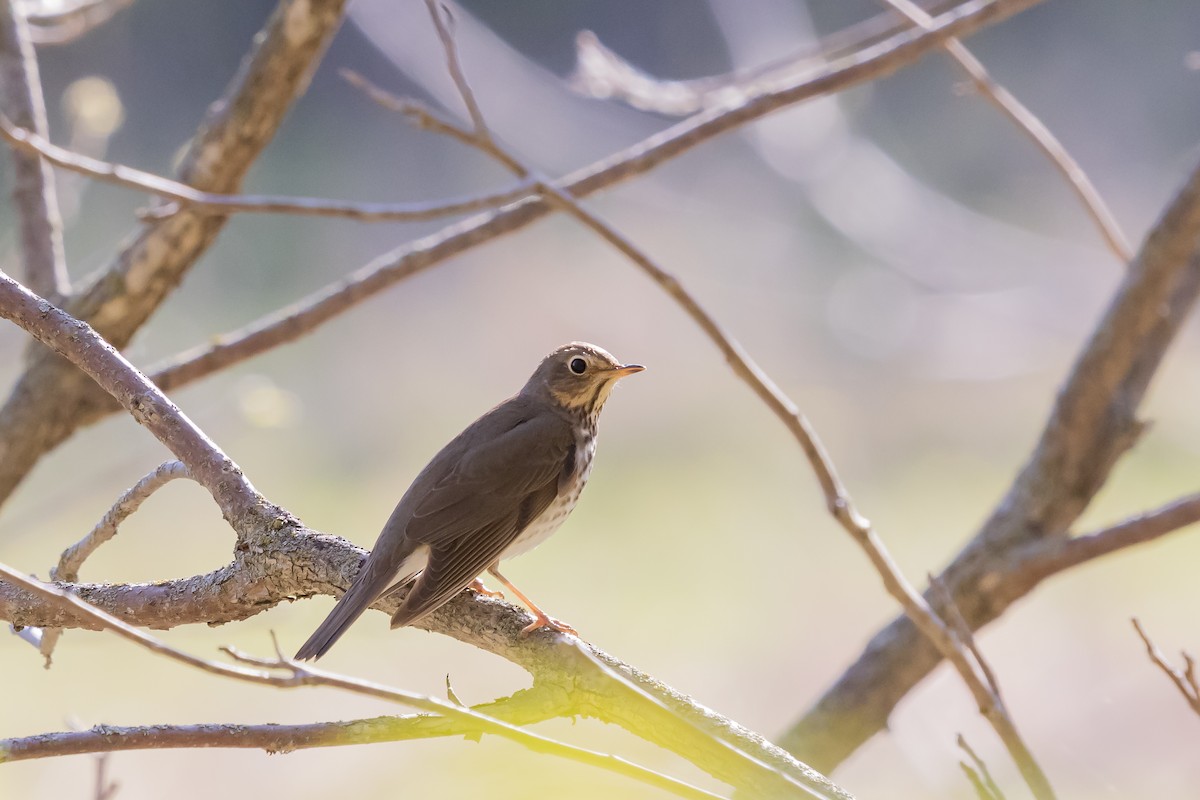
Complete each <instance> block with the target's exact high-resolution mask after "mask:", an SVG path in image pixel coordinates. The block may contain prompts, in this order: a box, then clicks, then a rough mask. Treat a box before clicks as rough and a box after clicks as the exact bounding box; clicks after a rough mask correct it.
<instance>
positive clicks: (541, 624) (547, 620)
mask: <svg viewBox="0 0 1200 800" xmlns="http://www.w3.org/2000/svg"><path fill="white" fill-rule="evenodd" d="M542 628H549V629H550V630H552V631H558V632H559V633H569V634H570V635H572V636H579V631H577V630H575V629H574V628H572V627H571V626H570V625H568V624H567V623H565V622H563V621H562V620H558V619H555V618H554V617H551V616H549V615H547V614H544V613H542V612H541V611H535V612H534V618H533V622H531V623H529V624H528V625H526V626H525V627H524V628H521V635H522V636H528V635H529V634H531V633H533V632H534V631H536V630H541V629H542Z"/></svg>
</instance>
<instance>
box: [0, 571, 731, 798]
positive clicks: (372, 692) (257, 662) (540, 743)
mask: <svg viewBox="0 0 1200 800" xmlns="http://www.w3.org/2000/svg"><path fill="white" fill-rule="evenodd" d="M0 577H3V578H4V579H5V580H7V581H8V582H10V583H14V584H17V585H18V586H21V587H22V588H24V589H25V590H26V591H28V592H31V593H32V594H34V595H37V596H38V597H40V598H41V599H43V600H45V601H46V602H48V603H50V604H51V605H57V606H62V607H65V608H69V609H70V610H71V611H73V612H74V613H76V614H80V615H82V616H84V617H87V618H89V619H90V620H91V621H92V622H94V623H95V624H96V625H97V626H98V627H100V628H101V629H103V630H107V631H111V632H112V633H115V634H117V635H118V636H120V637H121V638H123V639H126V640H128V641H131V642H133V643H134V644H137V645H139V646H141V647H144V648H146V649H147V650H150V651H151V652H154V653H157V654H158V655H161V656H165V657H167V658H170V659H172V660H174V661H179V662H181V663H183V664H186V665H188V666H190V667H194V668H196V669H199V670H202V671H204V672H208V673H211V674H214V675H220V676H222V677H225V678H234V679H236V680H241V681H247V682H249V683H257V684H263V685H267V686H274V687H278V688H284V689H291V688H298V687H301V686H329V687H333V688H337V689H342V690H344V691H348V692H352V693H354V694H359V695H364V696H367V697H375V698H378V699H381V700H387V701H389V702H393V703H402V704H404V705H407V706H411V707H413V708H418V709H421V710H423V711H427V712H431V713H434V714H439V715H441V716H443V717H447V718H449V719H453V720H458V721H460V722H463V723H468V724H473V725H474V726H476V728H477V729H478V730H480V731H482V732H484V733H490V734H494V735H496V736H500V737H503V738H505V739H508V740H510V741H513V742H516V743H517V744H519V745H521V746H523V747H525V748H527V749H529V750H532V751H533V752H535V753H541V754H543V755H550V756H555V757H558V758H566V759H569V760H571V761H575V762H578V763H580V764H587V765H589V766H593V767H599V768H600V769H605V770H608V771H609V772H614V773H617V774H619V775H624V776H626V777H628V778H632V779H634V780H636V781H639V782H641V783H645V784H647V785H650V786H656V787H658V788H660V789H663V790H665V791H668V792H671V793H672V794H675V795H678V796H679V797H687V798H692V800H714V799H717V800H719V795H715V794H713V793H711V792H707V791H704V790H702V789H699V788H697V787H694V786H691V785H689V784H686V783H684V782H682V781H679V780H676V779H674V778H671V777H669V776H666V775H663V774H661V773H658V772H654V771H653V770H650V769H646V768H645V767H640V766H638V765H636V764H633V763H631V762H629V761H626V760H625V759H623V758H619V757H617V756H612V755H608V754H605V753H598V752H596V751H593V750H587V749H585V748H582V747H576V746H574V745H569V744H566V743H563V742H559V741H556V740H554V739H550V738H549V737H546V736H542V735H540V734H536V733H532V732H530V731H527V730H525V729H523V728H520V727H518V726H516V725H512V724H509V723H507V722H503V721H500V720H497V719H494V718H492V717H489V716H487V715H486V714H482V713H480V712H478V711H475V710H473V709H469V708H464V707H462V706H459V705H455V704H454V703H450V702H447V701H445V700H439V699H438V698H436V697H430V696H428V695H421V694H416V693H414V692H408V691H404V690H401V689H394V688H391V687H388V686H384V685H382V684H378V683H373V682H371V681H366V680H362V679H359V678H351V677H347V676H345V675H338V674H336V673H332V672H326V671H325V670H322V669H318V668H316V667H312V666H308V665H305V664H301V663H300V662H298V661H294V660H292V659H289V658H286V657H285V656H283V655H282V654H280V653H278V650H279V648H278V646H276V651H277V656H276V658H273V659H262V658H254V657H249V656H243V655H241V654H240V653H237V652H236V651H234V650H232V649H231V648H225V649H226V651H227V652H228V653H229V654H230V655H232V656H233V657H234V659H235V660H236V661H238V662H240V663H241V664H248V665H249V666H239V665H236V664H234V665H231V664H222V663H219V662H215V661H209V660H206V659H202V658H199V657H197V656H193V655H191V654H190V653H186V652H184V651H182V650H179V649H177V648H174V647H171V646H170V645H167V644H165V643H164V642H162V641H160V640H158V639H156V638H154V637H153V636H150V635H148V634H145V633H142V632H141V631H139V630H138V629H137V628H134V627H132V626H130V625H127V624H126V623H124V622H122V621H121V620H119V619H117V618H116V617H113V616H111V615H109V614H107V613H105V612H104V611H101V610H100V609H98V608H95V607H93V606H90V605H88V604H87V603H86V602H84V601H83V600H80V599H79V598H78V597H76V596H75V595H73V594H71V593H69V592H65V591H63V590H62V589H59V588H57V587H55V586H53V585H51V584H46V583H42V582H41V581H38V580H34V579H32V578H27V577H25V576H23V575H21V574H20V573H19V572H17V571H16V570H14V569H12V568H11V567H9V566H7V565H5V564H0ZM4 756H5V751H4V750H3V749H0V762H3V760H4Z"/></svg>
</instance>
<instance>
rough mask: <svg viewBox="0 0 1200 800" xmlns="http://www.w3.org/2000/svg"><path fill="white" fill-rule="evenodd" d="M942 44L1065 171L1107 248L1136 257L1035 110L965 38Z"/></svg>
mask: <svg viewBox="0 0 1200 800" xmlns="http://www.w3.org/2000/svg"><path fill="white" fill-rule="evenodd" d="M882 2H884V3H886V4H887V5H889V6H891V7H892V8H894V9H896V10H897V11H898V12H900V13H901V14H903V15H904V16H906V17H908V18H909V19H910V20H912V21H913V22H914V23H916V24H917V25H919V26H920V27H922V28H924V29H925V30H930V29H931V28H932V26H933V24H934V18H933V17H932V16H930V15H929V13H928V12H927V11H925V9H923V8H921V7H920V6H919V5H917V4H916V3H914V2H913V0H882ZM942 47H943V48H945V50H946V52H947V53H949V54H950V56H951V58H953V59H954V60H955V61H956V62H958V65H959V66H961V67H962V68H963V71H965V72H966V73H967V75H968V76H969V77H970V78H971V83H973V84H974V85H975V88H976V89H977V90H978V91H979V92H980V93H981V94H982V95H983V96H984V98H986V99H987V100H988V101H989V102H991V104H992V105H993V106H995V107H996V108H998V109H1000V111H1001V112H1002V113H1003V114H1004V115H1005V116H1007V117H1008V118H1009V119H1011V120H1012V121H1013V122H1014V123H1015V124H1016V126H1017V127H1018V128H1020V129H1021V130H1022V131H1024V132H1025V133H1026V134H1027V135H1028V136H1029V138H1030V139H1032V140H1033V142H1034V144H1036V145H1037V146H1038V148H1039V149H1041V151H1042V152H1043V153H1044V154H1045V155H1046V157H1047V158H1049V159H1050V163H1052V164H1053V165H1054V166H1055V168H1056V169H1057V170H1058V171H1059V172H1060V173H1061V174H1062V176H1063V177H1064V178H1065V179H1066V181H1067V184H1068V185H1069V186H1070V187H1071V190H1072V191H1074V192H1075V196H1076V197H1078V198H1079V201H1080V202H1081V203H1083V208H1084V210H1085V211H1086V212H1087V214H1088V216H1089V217H1091V219H1092V222H1094V223H1095V224H1096V227H1097V228H1099V230H1100V235H1101V236H1102V237H1103V238H1104V243H1105V244H1106V245H1107V246H1108V249H1109V250H1111V251H1112V252H1113V254H1114V255H1115V256H1116V257H1117V258H1119V259H1120V260H1121V263H1122V264H1126V265H1128V264H1129V262H1131V261H1133V248H1131V247H1130V246H1129V240H1128V239H1127V238H1125V234H1124V233H1123V232H1122V231H1121V226H1120V225H1119V224H1118V223H1117V219H1116V217H1114V216H1113V214H1112V212H1111V211H1110V210H1109V208H1108V205H1107V204H1106V203H1105V202H1104V198H1103V197H1101V196H1100V192H1098V191H1097V190H1096V187H1095V186H1094V185H1093V184H1092V181H1091V179H1090V178H1088V176H1087V173H1086V172H1084V170H1083V167H1081V166H1080V165H1079V162H1077V161H1076V160H1075V159H1074V158H1073V157H1072V156H1071V154H1070V152H1068V151H1067V148H1066V147H1064V146H1063V144H1062V142H1060V141H1059V140H1058V138H1057V137H1055V135H1054V134H1053V133H1051V132H1050V129H1049V128H1047V127H1046V126H1045V125H1044V124H1043V123H1042V121H1041V120H1040V119H1038V117H1037V115H1036V114H1034V113H1033V112H1032V111H1030V110H1029V109H1028V108H1026V107H1025V106H1024V105H1023V104H1022V103H1021V101H1020V100H1018V99H1017V98H1016V96H1015V95H1013V93H1012V92H1010V91H1009V90H1008V89H1006V88H1005V87H1004V86H1001V85H1000V84H999V83H997V82H996V81H995V80H994V79H993V78H992V76H991V75H990V74H988V71H987V69H986V68H985V67H984V66H983V62H981V61H980V60H979V59H978V58H976V57H975V55H974V54H973V53H972V52H971V51H970V50H968V49H967V48H966V45H964V44H963V43H962V41H960V40H959V39H957V38H950V39H947V40H946V41H945V42H943V43H942Z"/></svg>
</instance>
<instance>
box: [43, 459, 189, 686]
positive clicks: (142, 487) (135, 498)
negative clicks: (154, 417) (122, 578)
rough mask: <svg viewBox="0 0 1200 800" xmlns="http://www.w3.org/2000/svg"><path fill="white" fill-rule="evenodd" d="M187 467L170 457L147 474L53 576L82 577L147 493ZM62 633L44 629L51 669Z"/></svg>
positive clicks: (62, 561) (181, 474) (67, 554)
mask: <svg viewBox="0 0 1200 800" xmlns="http://www.w3.org/2000/svg"><path fill="white" fill-rule="evenodd" d="M189 477H191V476H190V475H189V474H188V471H187V467H185V466H184V465H183V462H180V461H168V462H166V463H164V464H160V465H159V466H158V468H157V469H155V470H154V471H153V472H151V473H150V474H148V475H145V476H143V477H142V478H141V480H139V481H138V482H137V483H135V484H134V485H133V486H132V487H131V488H130V489H129V490H128V491H126V492H125V493H124V494H123V495H121V497H120V498H118V500H117V502H116V503H115V504H114V505H113V507H112V508H110V509H109V510H108V513H106V514H105V515H104V517H103V518H102V519H101V520H100V521H99V522H98V523H96V527H94V528H92V529H91V530H90V531H88V533H87V535H86V536H84V537H83V538H82V539H80V540H79V541H78V542H76V543H75V544H73V545H71V546H70V547H68V548H67V549H66V550H64V551H63V554H62V556H61V557H60V558H59V560H58V566H56V567H54V568H52V569H51V570H50V580H52V581H66V582H69V583H73V582H75V581H77V580H79V570H80V568H81V567H82V566H83V562H84V561H86V560H87V558H88V556H90V555H91V554H92V553H94V552H96V550H97V549H98V548H99V547H100V545H102V544H104V543H105V542H107V541H108V540H109V539H111V538H112V537H114V536H116V535H117V527H118V526H119V525H120V524H121V523H122V522H124V521H125V520H126V519H128V518H129V516H130V515H131V514H133V513H134V512H135V511H137V510H138V508H139V507H140V506H141V505H142V501H144V500H145V499H146V498H147V497H149V496H150V495H152V494H154V492H156V491H158V490H159V489H160V488H162V487H163V486H165V485H166V484H168V483H170V482H171V481H173V480H175V479H176V478H189ZM61 637H62V628H50V629H48V630H46V631H43V632H42V634H41V636H40V637H37V638H38V640H39V641H38V650H39V651H40V652H41V654H42V658H44V659H45V660H46V668H47V669H49V668H50V665H51V663H52V662H53V658H54V648H55V646H57V645H58V640H59V639H60V638H61Z"/></svg>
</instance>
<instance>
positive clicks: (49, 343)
mask: <svg viewBox="0 0 1200 800" xmlns="http://www.w3.org/2000/svg"><path fill="white" fill-rule="evenodd" d="M0 317H3V318H4V319H7V320H9V321H10V322H13V323H15V324H16V325H18V326H20V327H21V328H24V329H25V330H26V331H27V332H28V333H29V334H30V335H32V336H33V337H34V338H36V339H37V340H38V341H39V342H41V343H42V344H44V345H46V347H47V348H49V349H50V350H52V351H53V352H55V353H57V354H58V355H61V356H63V357H64V358H65V359H66V360H67V361H68V362H70V364H71V365H73V366H72V367H71V368H72V369H74V368H75V367H78V368H79V370H80V374H82V375H84V376H85V377H86V378H91V379H92V380H94V381H95V382H96V383H97V384H99V385H100V387H101V388H102V389H104V391H106V392H108V393H109V394H110V395H112V396H113V397H115V398H116V399H117V401H118V402H120V404H121V405H122V406H123V407H124V408H125V410H127V411H128V412H129V413H130V415H131V416H132V417H133V418H134V419H135V420H136V421H137V422H138V423H139V424H141V425H142V426H144V427H145V428H146V429H147V430H149V431H150V432H151V433H152V434H153V435H154V436H155V438H157V439H158V440H159V441H160V442H162V444H163V445H164V446H166V447H167V449H169V450H170V451H171V452H172V453H174V454H175V456H176V457H177V458H178V459H179V460H180V461H182V462H183V463H184V464H185V465H187V469H188V471H189V472H190V473H191V474H192V476H194V477H195V479H196V481H198V482H199V483H200V485H202V486H203V487H204V488H205V489H207V490H208V492H209V494H211V495H212V497H213V500H215V501H216V503H217V505H218V507H220V509H221V513H222V514H223V515H224V516H225V519H226V520H228V521H229V524H230V525H231V526H233V528H234V530H236V531H238V532H239V533H240V532H242V531H244V530H247V529H249V528H251V527H252V526H253V525H254V524H256V523H257V522H260V521H261V519H262V516H261V515H262V514H263V512H264V511H266V512H267V513H270V509H269V508H268V504H267V503H266V501H265V500H264V499H263V498H262V496H261V495H259V493H258V492H257V491H256V490H255V489H254V487H253V486H251V485H250V481H249V480H247V479H246V477H245V476H244V475H243V474H242V471H241V469H240V468H238V466H237V465H236V464H234V463H233V461H232V460H230V458H229V457H228V456H226V455H225V454H224V453H223V452H221V450H220V448H218V447H217V445H216V444H214V443H213V441H212V440H211V439H209V438H208V437H207V436H205V434H204V432H203V431H201V430H200V429H199V428H198V427H196V425H195V424H194V423H193V422H192V421H191V420H190V419H188V418H187V417H186V416H185V415H184V414H183V412H182V411H180V410H179V408H178V407H176V405H175V404H174V403H172V402H171V401H170V400H169V399H167V397H166V395H164V394H163V393H162V391H160V390H159V389H158V387H156V386H155V385H154V384H152V383H151V382H150V381H148V380H147V379H146V377H145V376H144V375H142V373H140V372H138V371H137V369H136V368H135V367H134V366H133V365H132V364H130V363H129V362H128V361H126V360H125V357H124V356H122V355H121V354H120V353H118V352H117V351H116V350H115V349H113V346H112V345H110V344H109V343H108V342H106V341H105V340H104V339H102V338H101V337H100V335H99V334H97V333H96V331H94V330H93V329H92V328H91V326H89V325H88V324H87V323H86V322H81V321H80V320H77V319H75V318H74V317H72V316H71V315H69V314H67V313H66V312H64V311H62V310H60V309H58V308H55V307H54V306H52V305H50V304H49V303H48V302H46V301H45V300H43V299H42V298H40V297H38V296H37V295H35V294H33V293H32V292H30V291H29V290H28V289H26V288H25V287H24V286H22V285H21V284H19V283H17V282H16V281H14V280H13V279H12V278H10V277H8V276H7V275H5V274H4V273H3V272H0Z"/></svg>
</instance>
